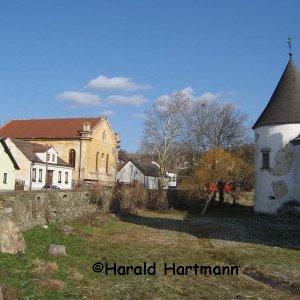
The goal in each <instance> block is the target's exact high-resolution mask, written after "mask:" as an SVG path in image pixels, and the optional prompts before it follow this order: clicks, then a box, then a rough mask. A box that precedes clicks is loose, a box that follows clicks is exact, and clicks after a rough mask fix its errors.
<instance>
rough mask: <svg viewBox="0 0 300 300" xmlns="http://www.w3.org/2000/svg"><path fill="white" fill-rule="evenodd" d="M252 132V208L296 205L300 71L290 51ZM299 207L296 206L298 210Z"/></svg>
mask: <svg viewBox="0 0 300 300" xmlns="http://www.w3.org/2000/svg"><path fill="white" fill-rule="evenodd" d="M253 129H254V132H255V206H254V209H255V211H256V212H261V213H267V214H280V213H282V212H283V211H284V210H285V209H295V211H296V210H299V206H300V184H299V182H300V73H299V71H298V69H297V66H296V65H295V63H294V61H293V58H292V53H290V60H289V62H288V64H287V66H286V68H285V70H284V72H283V74H282V76H281V78H280V80H279V83H278V84H277V87H276V89H275V91H274V93H273V95H272V96H271V99H270V101H269V102H268V104H267V106H266V108H265V109H264V111H263V112H262V114H261V115H260V117H259V118H258V120H257V121H256V123H255V124H254V126H253ZM299 211H300V210H299Z"/></svg>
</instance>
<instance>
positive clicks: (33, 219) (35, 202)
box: [0, 190, 96, 253]
mask: <svg viewBox="0 0 300 300" xmlns="http://www.w3.org/2000/svg"><path fill="white" fill-rule="evenodd" d="M95 209H96V206H95V205H93V204H91V192H90V191H88V190H78V191H28V192H24V191H23V192H11V193H3V194H0V252H7V253H17V252H23V251H24V250H25V243H24V239H23V237H22V232H23V231H25V230H28V229H30V228H33V227H34V226H36V225H44V224H46V223H51V222H56V221H62V220H69V219H72V218H75V217H77V216H80V215H83V214H85V213H88V212H91V211H94V210H95Z"/></svg>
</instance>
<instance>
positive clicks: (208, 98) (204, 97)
mask: <svg viewBox="0 0 300 300" xmlns="http://www.w3.org/2000/svg"><path fill="white" fill-rule="evenodd" d="M221 95H222V93H217V94H213V93H211V92H206V93H203V94H202V95H201V96H199V97H197V100H200V101H203V100H206V101H208V102H213V101H216V100H217V99H219V98H220V97H221Z"/></svg>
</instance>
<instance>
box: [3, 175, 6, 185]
mask: <svg viewBox="0 0 300 300" xmlns="http://www.w3.org/2000/svg"><path fill="white" fill-rule="evenodd" d="M3 183H7V173H4V174H3Z"/></svg>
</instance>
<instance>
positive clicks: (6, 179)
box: [0, 138, 19, 192]
mask: <svg viewBox="0 0 300 300" xmlns="http://www.w3.org/2000/svg"><path fill="white" fill-rule="evenodd" d="M17 170H19V166H18V164H17V162H16V160H15V158H14V157H13V155H12V153H11V152H10V150H9V148H8V147H7V145H6V143H5V140H4V139H3V138H0V192H6V191H13V190H14V189H15V180H16V171H17Z"/></svg>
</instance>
